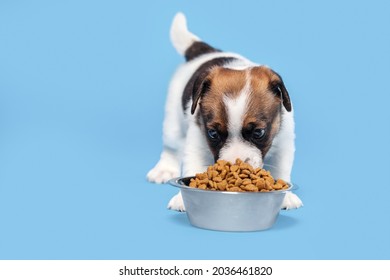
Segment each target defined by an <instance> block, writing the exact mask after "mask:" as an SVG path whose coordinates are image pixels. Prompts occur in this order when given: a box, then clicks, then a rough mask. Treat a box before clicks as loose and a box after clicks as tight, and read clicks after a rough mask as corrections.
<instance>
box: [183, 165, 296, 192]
mask: <svg viewBox="0 0 390 280" xmlns="http://www.w3.org/2000/svg"><path fill="white" fill-rule="evenodd" d="M189 186H190V187H192V188H198V189H202V190H214V191H231V192H269V191H275V190H285V189H288V188H289V185H288V184H287V183H286V182H285V181H283V180H281V179H278V180H275V179H274V178H273V177H272V176H271V174H270V172H269V171H266V170H264V169H261V168H253V167H252V166H251V165H249V164H248V163H245V162H243V161H241V160H240V159H237V160H236V163H235V164H232V163H230V162H228V161H225V160H218V161H217V163H216V164H214V165H212V166H209V167H208V168H207V171H206V172H204V173H198V174H196V176H195V178H192V179H191V180H190V184H189Z"/></svg>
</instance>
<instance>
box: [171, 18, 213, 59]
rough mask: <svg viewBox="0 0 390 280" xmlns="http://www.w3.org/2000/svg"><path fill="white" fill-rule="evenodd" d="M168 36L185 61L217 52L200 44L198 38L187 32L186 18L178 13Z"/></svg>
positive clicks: (206, 45)
mask: <svg viewBox="0 0 390 280" xmlns="http://www.w3.org/2000/svg"><path fill="white" fill-rule="evenodd" d="M170 35H171V41H172V44H173V46H174V47H175V49H176V50H177V52H178V53H179V54H181V55H184V56H185V58H186V60H187V61H189V60H191V59H194V58H196V57H198V56H200V55H202V54H205V53H211V52H218V51H219V50H217V49H214V48H213V47H211V46H209V45H208V44H206V43H204V42H202V41H201V39H200V38H199V37H198V36H196V35H195V34H193V33H192V32H190V31H189V30H188V28H187V20H186V17H185V15H184V14H183V13H180V12H179V13H177V14H176V15H175V17H174V18H173V22H172V25H171V32H170Z"/></svg>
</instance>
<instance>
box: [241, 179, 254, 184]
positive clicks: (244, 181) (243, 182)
mask: <svg viewBox="0 0 390 280" xmlns="http://www.w3.org/2000/svg"><path fill="white" fill-rule="evenodd" d="M249 184H252V181H251V179H244V180H242V185H249Z"/></svg>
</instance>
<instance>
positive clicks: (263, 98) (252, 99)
mask: <svg viewBox="0 0 390 280" xmlns="http://www.w3.org/2000/svg"><path fill="white" fill-rule="evenodd" d="M249 75H250V87H251V92H250V96H249V102H248V110H247V112H246V114H245V116H244V122H243V128H242V135H243V137H244V139H245V140H247V141H250V142H252V143H253V144H254V145H256V147H258V148H259V149H260V150H261V152H262V155H263V157H264V156H265V155H266V153H267V152H268V150H269V149H270V148H271V145H272V141H273V139H274V137H275V135H276V134H277V132H278V131H279V128H280V121H281V118H280V113H281V96H280V94H281V92H280V93H279V91H278V89H276V88H275V87H276V86H279V85H280V84H281V83H283V82H282V81H281V79H280V76H279V75H278V74H276V73H275V72H274V71H272V70H271V69H269V68H267V67H265V66H258V67H253V68H251V69H250V70H249ZM261 130H264V131H265V134H264V136H263V137H262V138H260V139H257V138H256V137H254V134H256V133H258V134H257V135H259V131H261Z"/></svg>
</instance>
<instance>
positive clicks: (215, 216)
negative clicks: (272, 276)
mask: <svg viewBox="0 0 390 280" xmlns="http://www.w3.org/2000/svg"><path fill="white" fill-rule="evenodd" d="M191 178H193V177H184V178H176V179H172V180H170V181H169V183H170V184H171V185H173V186H175V187H178V188H180V190H181V194H182V196H183V201H184V206H185V209H186V213H187V216H188V219H189V220H190V223H191V224H192V225H193V226H196V227H199V228H204V229H211V230H220V231H258V230H265V229H268V228H270V227H272V225H273V224H274V223H275V221H276V219H277V217H278V215H279V211H280V208H281V206H282V203H283V199H284V196H285V194H286V191H288V190H291V188H292V185H291V184H290V188H289V189H287V190H281V191H271V192H227V191H210V190H200V189H197V188H191V187H188V185H189V182H190V179H191Z"/></svg>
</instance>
